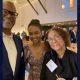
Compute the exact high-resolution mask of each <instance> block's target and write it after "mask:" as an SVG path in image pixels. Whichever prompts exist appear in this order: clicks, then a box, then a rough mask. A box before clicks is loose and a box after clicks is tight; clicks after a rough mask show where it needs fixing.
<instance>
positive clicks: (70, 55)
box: [40, 49, 77, 80]
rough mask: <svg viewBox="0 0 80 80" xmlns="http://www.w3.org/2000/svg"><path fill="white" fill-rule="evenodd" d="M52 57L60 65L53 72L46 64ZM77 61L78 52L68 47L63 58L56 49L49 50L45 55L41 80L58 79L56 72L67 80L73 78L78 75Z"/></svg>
mask: <svg viewBox="0 0 80 80" xmlns="http://www.w3.org/2000/svg"><path fill="white" fill-rule="evenodd" d="M50 59H52V60H53V61H54V62H55V63H56V64H57V66H58V67H57V68H56V69H55V70H54V71H53V72H50V70H49V69H48V67H47V66H46V64H47V63H48V62H49V60H50ZM76 61H77V56H76V53H74V52H72V51H70V50H67V49H66V51H65V54H64V56H63V59H62V60H59V58H58V57H57V54H56V52H55V51H53V50H50V51H48V52H47V53H46V54H45V56H44V61H43V66H42V71H41V77H40V80H56V79H57V77H56V74H57V75H58V76H59V77H62V78H65V79H66V80H72V78H73V77H76V76H77V64H76Z"/></svg>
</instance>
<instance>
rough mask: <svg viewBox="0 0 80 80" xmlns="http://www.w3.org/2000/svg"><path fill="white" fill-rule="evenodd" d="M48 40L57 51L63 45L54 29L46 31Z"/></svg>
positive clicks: (61, 39)
mask: <svg viewBox="0 0 80 80" xmlns="http://www.w3.org/2000/svg"><path fill="white" fill-rule="evenodd" d="M48 42H49V44H50V46H51V48H52V49H54V50H55V51H58V50H60V49H62V48H64V46H65V43H64V40H63V38H62V37H61V36H60V35H59V34H58V32H56V31H55V30H54V31H50V32H49V33H48Z"/></svg>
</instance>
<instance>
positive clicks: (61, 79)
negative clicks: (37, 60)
mask: <svg viewBox="0 0 80 80" xmlns="http://www.w3.org/2000/svg"><path fill="white" fill-rule="evenodd" d="M57 80H65V79H64V78H61V77H60V78H57Z"/></svg>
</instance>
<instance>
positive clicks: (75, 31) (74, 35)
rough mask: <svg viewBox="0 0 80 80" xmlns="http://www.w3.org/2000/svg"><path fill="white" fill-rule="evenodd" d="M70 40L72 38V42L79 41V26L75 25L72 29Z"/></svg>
mask: <svg viewBox="0 0 80 80" xmlns="http://www.w3.org/2000/svg"><path fill="white" fill-rule="evenodd" d="M69 33H70V40H71V43H76V42H77V36H76V35H77V27H76V26H74V27H73V28H72V29H71V30H70V31H69Z"/></svg>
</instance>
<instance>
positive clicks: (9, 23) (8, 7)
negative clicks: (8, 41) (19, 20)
mask: <svg viewBox="0 0 80 80" xmlns="http://www.w3.org/2000/svg"><path fill="white" fill-rule="evenodd" d="M17 15H18V14H17V13H16V9H15V6H14V5H13V4H12V3H10V2H4V3H3V29H10V30H11V29H12V27H13V26H14V24H15V21H16V16H17Z"/></svg>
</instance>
